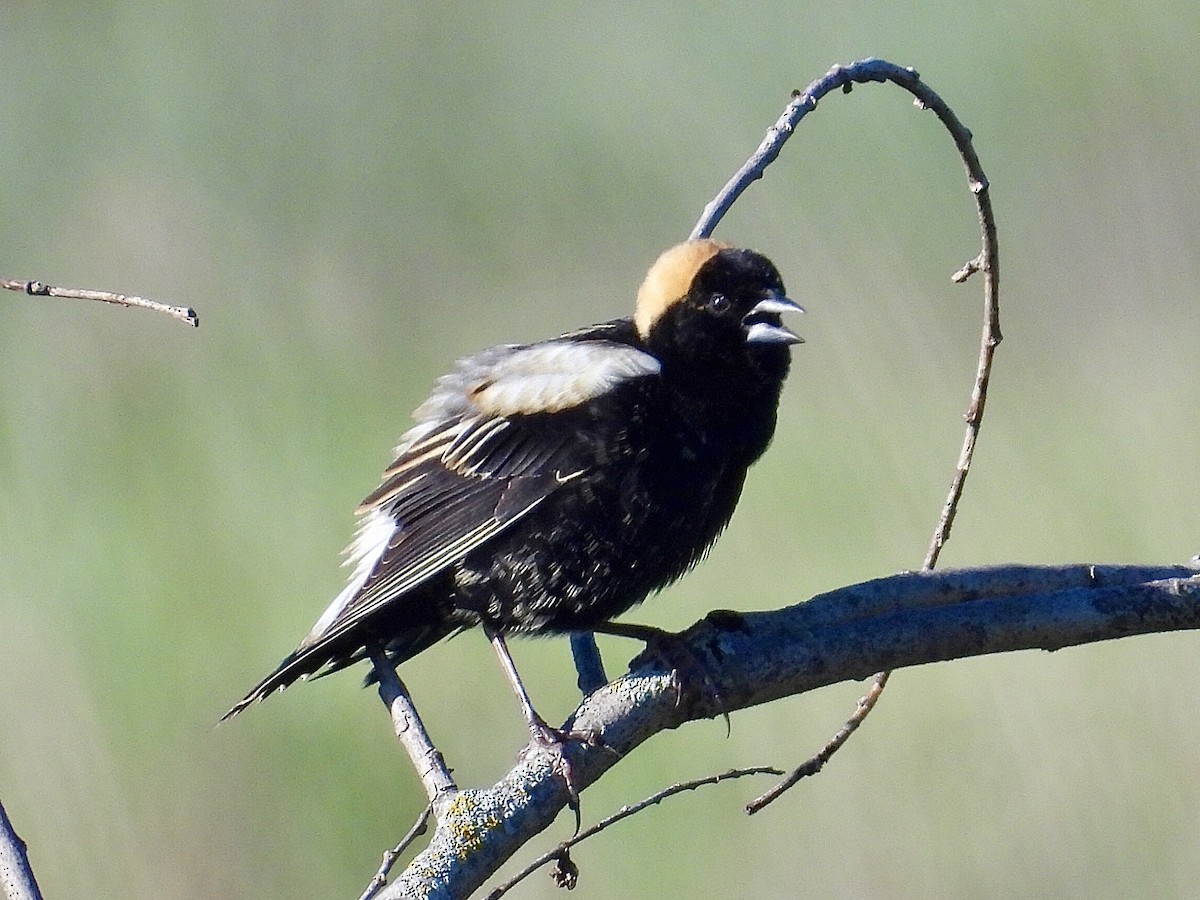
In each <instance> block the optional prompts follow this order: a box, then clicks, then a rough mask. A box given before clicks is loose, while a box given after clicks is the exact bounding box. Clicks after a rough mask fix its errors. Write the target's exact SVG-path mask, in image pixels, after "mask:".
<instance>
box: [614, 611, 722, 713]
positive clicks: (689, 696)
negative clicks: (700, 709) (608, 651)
mask: <svg viewBox="0 0 1200 900" xmlns="http://www.w3.org/2000/svg"><path fill="white" fill-rule="evenodd" d="M623 627H629V628H632V629H634V630H635V631H629V632H626V634H627V635H628V636H629V637H634V638H636V639H637V640H640V641H642V642H644V643H645V645H646V649H645V650H643V651H642V652H641V653H639V654H638V655H637V656H635V657H634V658H633V659H632V660H630V662H629V668H630V669H633V668H636V667H637V666H639V665H641V664H643V663H657V664H659V665H660V666H662V667H663V668H664V669H669V670H670V672H671V682H672V684H673V685H674V687H675V704H676V706H690V705H692V704H693V703H696V702H700V703H701V704H702V705H703V706H704V707H705V708H706V709H709V710H716V711H720V713H721V715H722V716H724V717H725V728H726V730H728V728H729V714H728V713H726V712H725V711H724V710H725V698H724V697H723V696H722V694H721V690H720V688H718V687H717V684H716V682H715V681H713V679H712V676H711V675H710V674H709V666H708V662H707V660H705V658H704V656H703V654H702V653H701V652H700V651H698V650H696V648H695V647H694V646H693V645H692V644H691V642H690V641H689V640H688V639H687V637H686V636H685V635H684V634H678V633H676V632H673V631H663V630H661V629H658V628H651V627H649V626H645V625H634V626H623ZM635 632H636V633H635Z"/></svg>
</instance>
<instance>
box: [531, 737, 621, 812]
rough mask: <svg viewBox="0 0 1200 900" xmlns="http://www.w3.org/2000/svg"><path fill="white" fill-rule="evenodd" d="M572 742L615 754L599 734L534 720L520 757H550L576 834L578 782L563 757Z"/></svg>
mask: <svg viewBox="0 0 1200 900" xmlns="http://www.w3.org/2000/svg"><path fill="white" fill-rule="evenodd" d="M572 743H575V744H582V745H583V746H585V747H593V748H598V749H601V750H608V751H610V752H612V753H616V752H617V751H616V750H615V749H614V748H613V747H611V746H610V745H609V744H606V743H605V742H604V737H603V735H601V733H600V732H599V731H595V730H581V731H571V730H566V729H562V728H553V727H551V726H550V725H547V724H546V723H545V721H543V720H542V719H541V718H540V717H538V718H537V719H535V720H533V721H531V722H530V723H529V746H527V747H526V748H525V750H524V751H522V753H521V757H522V758H526V757H529V756H533V755H535V754H537V753H540V752H542V751H546V752H548V753H549V754H550V756H551V760H552V761H551V765H552V766H553V767H554V772H555V774H556V775H558V777H559V778H561V779H562V781H563V784H565V785H566V788H567V805H568V806H569V807H570V808H571V810H572V812H574V813H575V832H576V833H577V834H578V832H579V826H580V821H581V820H580V812H579V782H578V781H577V780H576V778H575V766H574V764H573V763H572V762H571V758H570V757H569V756H568V755H567V745H568V744H572Z"/></svg>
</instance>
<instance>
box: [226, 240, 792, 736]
mask: <svg viewBox="0 0 1200 900" xmlns="http://www.w3.org/2000/svg"><path fill="white" fill-rule="evenodd" d="M794 311H800V307H799V306H798V305H797V304H795V303H794V302H792V301H791V300H789V299H788V298H787V297H786V296H785V295H784V287H783V282H782V280H781V279H780V276H779V272H778V271H777V270H776V269H775V266H774V265H773V264H772V263H771V262H770V260H768V259H766V257H764V256H762V255H760V254H758V253H755V252H754V251H751V250H742V249H736V248H733V247H731V246H728V245H726V244H722V243H718V242H716V241H712V240H698V241H689V242H687V243H684V244H680V245H678V246H676V247H674V248H672V249H670V250H668V251H666V252H665V253H664V254H663V255H662V256H661V257H659V259H658V261H657V262H655V264H654V265H653V267H652V268H651V269H650V271H649V273H648V274H647V276H646V279H645V281H644V282H643V283H642V286H641V289H640V290H639V292H638V298H637V307H636V312H635V313H634V315H633V317H632V318H624V319H617V320H615V321H612V322H607V323H605V324H602V325H596V326H593V327H591V328H585V329H582V330H580V331H574V332H570V333H568V334H564V335H562V336H561V337H558V338H555V339H553V340H549V341H542V342H540V343H534V344H524V345H510V346H501V347H494V348H492V349H490V350H485V351H483V352H482V353H479V354H476V355H474V356H469V357H466V358H465V359H462V360H460V361H459V362H458V365H457V367H456V369H455V371H453V372H452V373H450V374H449V375H445V376H443V377H442V378H440V379H439V380H438V381H437V384H436V385H435V387H434V389H433V393H432V394H431V395H430V397H429V399H428V400H426V401H425V402H424V403H423V404H422V405H421V406H420V407H419V408H418V409H417V410H416V412H415V414H414V418H415V419H416V422H417V424H416V426H415V427H413V428H412V429H411V430H409V431H408V432H407V433H406V434H405V435H404V437H403V438H401V441H400V444H399V446H398V447H397V448H396V460H395V462H393V463H392V464H391V466H389V467H388V469H387V470H386V471H385V472H384V474H383V483H382V484H381V485H380V486H379V487H378V488H377V489H376V490H375V491H374V492H373V493H372V494H371V495H370V496H368V497H367V498H366V499H365V500H364V501H363V502H362V504H361V505H360V506H359V508H358V513H359V514H360V515H361V517H362V518H361V521H360V524H359V528H358V532H357V534H356V536H355V538H354V541H353V543H352V544H351V545H350V547H349V548H348V550H347V554H348V559H347V564H348V565H349V566H351V567H352V572H351V576H350V579H349V583H348V584H347V585H346V587H345V589H344V590H343V591H342V592H341V593H340V594H338V596H337V597H336V598H335V599H334V601H333V603H332V604H330V606H329V608H328V609H327V610H325V612H324V614H323V615H322V616H321V617H320V618H319V619H318V620H317V623H316V625H314V626H313V629H312V631H310V632H309V634H308V636H307V637H306V638H305V639H304V640H303V641H302V642H301V644H300V646H299V648H298V649H297V650H296V651H295V652H294V653H293V654H291V655H290V656H288V657H287V658H286V659H284V660H283V662H282V663H280V664H279V667H278V668H277V669H276V670H275V671H274V672H272V673H271V674H270V675H268V676H267V677H266V678H265V679H263V681H262V682H261V683H260V684H259V685H258V686H257V687H255V688H254V690H252V691H251V692H250V693H249V694H247V695H246V697H245V698H244V699H243V700H241V701H240V702H239V703H238V704H237V705H236V706H234V707H233V708H232V709H231V710H230V711H229V712H228V713H226V715H225V718H229V717H230V716H232V715H234V714H236V713H238V712H240V711H241V710H242V709H244V708H245V707H247V706H248V705H250V704H251V703H253V702H254V701H255V700H259V699H261V698H263V697H265V696H267V695H268V694H270V693H272V692H274V691H276V690H279V689H282V688H284V687H287V686H288V685H289V684H291V683H292V682H294V681H296V680H297V679H299V678H302V677H306V676H309V675H313V674H315V673H320V674H325V673H326V672H332V671H336V670H338V669H341V668H344V667H345V666H348V665H351V664H352V663H354V662H357V661H358V660H361V659H363V658H365V657H366V656H367V655H368V654H369V652H370V649H371V648H372V647H378V648H381V649H382V650H383V652H384V653H386V655H387V657H388V660H389V661H390V662H391V663H393V664H399V663H402V662H404V661H405V660H407V659H411V658H412V657H413V656H415V655H416V654H418V653H420V652H422V651H423V650H425V649H427V648H428V647H430V646H432V645H433V644H434V643H436V642H437V641H439V640H441V639H442V638H444V637H446V636H448V635H450V634H452V633H454V632H456V631H460V630H462V629H465V628H470V627H472V626H475V625H481V626H483V628H484V629H485V631H486V633H487V635H488V637H489V639H490V640H491V641H492V644H493V646H494V647H495V649H496V651H497V653H498V654H500V657H501V662H502V663H504V664H505V666H506V670H507V671H509V672H510V677H512V678H513V680H514V687H515V688H516V690H517V693H518V696H519V698H520V699H521V702H522V708H523V710H524V711H525V715H526V718H527V720H528V724H529V727H530V730H531V732H532V733H533V735H534V737H535V738H539V737H540V738H546V737H547V736H548V735H553V734H554V730H553V729H550V728H549V727H548V726H546V724H545V722H543V721H542V720H541V719H540V717H538V716H537V714H536V713H535V712H534V711H533V708H532V706H531V705H530V704H529V700H528V696H527V695H525V693H524V690H523V688H521V686H520V683H519V681H518V680H516V677H515V669H514V668H512V664H511V658H510V657H509V656H508V651H507V648H506V646H505V644H504V636H505V635H507V634H545V633H563V632H573V631H589V630H597V631H603V630H606V628H607V629H608V630H612V631H614V633H625V634H629V633H631V631H634V632H636V626H629V627H626V628H625V629H624V630H621V626H610V625H608V622H609V620H610V619H612V618H613V617H615V616H618V615H620V614H621V613H623V612H625V611H626V610H628V609H629V608H630V607H632V606H634V605H636V604H638V603H641V602H642V600H644V599H645V598H646V596H647V595H648V594H650V593H652V592H654V591H657V590H658V589H660V588H662V587H663V586H665V585H667V584H669V583H670V582H672V581H674V580H675V579H677V578H679V577H680V576H681V575H683V574H684V573H685V572H687V571H688V570H689V569H690V568H691V567H692V566H693V565H694V564H695V563H696V562H697V561H698V560H699V559H701V558H702V557H703V556H704V554H705V552H706V551H707V550H708V548H709V547H710V546H711V545H712V543H713V541H714V540H716V538H717V536H718V535H719V534H720V533H721V531H722V530H723V529H724V528H725V526H726V524H727V523H728V522H729V518H730V516H731V515H732V514H733V510H734V506H735V505H736V504H737V500H738V496H739V495H740V494H741V491H742V483H743V481H744V480H745V477H746V470H747V468H748V467H749V466H750V464H751V463H753V462H754V461H755V460H756V459H758V457H759V456H761V455H762V453H763V451H764V450H765V449H766V447H767V444H768V443H769V442H770V440H771V436H772V433H773V432H774V429H775V416H776V408H777V405H778V401H779V394H780V390H781V388H782V386H783V381H784V378H785V377H786V375H787V371H788V364H789V362H790V353H789V345H790V344H793V343H797V342H798V341H799V340H800V338H798V337H797V336H796V335H795V334H793V333H792V332H791V331H789V330H788V329H786V328H785V327H783V325H782V324H781V320H780V314H781V313H786V312H794Z"/></svg>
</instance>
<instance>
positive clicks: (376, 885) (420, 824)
mask: <svg viewBox="0 0 1200 900" xmlns="http://www.w3.org/2000/svg"><path fill="white" fill-rule="evenodd" d="M432 815H433V804H432V803H430V804H428V805H427V806H426V807H425V809H424V810H423V811H422V813H421V815H419V816H417V821H416V822H414V823H413V826H412V828H410V829H408V833H407V834H405V835H404V837H402V838H400V843H398V844H397V845H396V846H395V847H393V848H392V849H391V850H385V851H383V862H381V863H380V864H379V869H378V871H376V873H375V877H373V878H372V879H371V881H370V882H369V883H368V884H367V889H366V890H365V891H363V892H362V895H361V896H360V897H359V898H358V900H371V898H372V897H374V896H375V895H376V894H378V893H379V892H380V891H381V890H382V889H383V888H384V886H385V885H386V884H387V879H388V873H390V872H391V871H392V866H394V865H395V864H396V860H398V859H399V858H400V856H401V854H402V853H404V851H405V850H407V849H408V846H409V844H411V843H412V842H413V841H415V840H416V839H417V838H419V837H420V836H421V835H423V834H424V833H425V832H426V831H428V830H429V817H430V816H432Z"/></svg>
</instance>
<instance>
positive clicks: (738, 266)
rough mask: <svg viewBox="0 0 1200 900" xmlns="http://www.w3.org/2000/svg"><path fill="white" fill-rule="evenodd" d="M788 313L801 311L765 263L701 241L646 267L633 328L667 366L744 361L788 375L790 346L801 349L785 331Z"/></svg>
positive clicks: (716, 243) (762, 258) (745, 253)
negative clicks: (777, 368) (671, 364)
mask: <svg viewBox="0 0 1200 900" xmlns="http://www.w3.org/2000/svg"><path fill="white" fill-rule="evenodd" d="M786 312H803V309H802V308H801V307H800V306H799V304H797V303H795V302H794V301H792V300H789V299H788V297H787V296H786V294H785V293H784V288H783V279H782V278H780V276H779V271H778V270H777V269H776V268H775V266H774V264H773V263H772V262H771V261H770V260H769V259H767V258H766V257H765V256H763V255H762V254H760V253H756V252H755V251H753V250H742V249H738V248H736V247H731V246H730V245H728V244H723V243H721V242H719V241H713V240H708V239H705V240H697V241H687V242H686V243H683V244H679V245H677V246H675V247H672V248H671V249H670V250H667V251H666V252H665V253H663V254H662V256H660V257H659V258H658V260H657V261H656V262H655V263H654V265H653V266H651V267H650V271H649V272H648V273H647V275H646V279H645V281H643V282H642V286H641V289H640V290H639V291H638V300H637V310H636V312H635V314H634V323H635V325H636V326H637V331H638V336H639V337H640V338H641V339H642V341H643V342H644V343H645V345H646V346H647V348H648V349H650V351H651V352H653V353H654V354H655V355H656V356H658V357H659V358H660V359H662V360H663V361H664V365H666V364H668V363H669V362H671V361H673V360H678V361H684V360H686V361H687V362H688V363H689V364H691V365H695V366H698V367H700V366H706V365H715V366H720V364H721V362H723V361H725V362H729V363H731V364H738V363H742V362H749V363H751V364H752V365H754V366H755V367H756V368H757V367H758V366H759V365H764V366H766V367H767V368H769V369H774V368H776V367H782V371H783V372H786V368H787V357H788V353H787V347H788V346H789V345H790V344H796V343H800V342H801V338H800V337H798V336H797V335H796V334H794V333H793V332H792V331H790V330H788V329H787V328H785V327H784V325H783V322H782V320H781V318H780V317H781V315H782V314H783V313H786ZM781 374H782V373H781Z"/></svg>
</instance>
